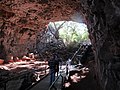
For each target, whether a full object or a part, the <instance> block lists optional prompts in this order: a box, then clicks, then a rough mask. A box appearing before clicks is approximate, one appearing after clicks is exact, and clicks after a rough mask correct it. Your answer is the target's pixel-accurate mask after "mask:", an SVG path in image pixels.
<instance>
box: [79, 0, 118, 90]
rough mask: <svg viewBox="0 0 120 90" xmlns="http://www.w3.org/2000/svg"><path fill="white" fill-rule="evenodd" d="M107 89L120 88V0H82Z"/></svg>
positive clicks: (100, 79) (103, 83)
mask: <svg viewBox="0 0 120 90" xmlns="http://www.w3.org/2000/svg"><path fill="white" fill-rule="evenodd" d="M81 4H82V6H83V10H84V14H85V15H86V19H87V25H88V28H89V33H90V36H89V37H90V39H91V42H92V44H93V46H94V53H95V57H96V74H97V78H99V81H100V83H101V86H102V87H103V90H120V1H119V0H82V1H81Z"/></svg>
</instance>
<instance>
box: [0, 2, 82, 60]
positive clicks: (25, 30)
mask: <svg viewBox="0 0 120 90" xmlns="http://www.w3.org/2000/svg"><path fill="white" fill-rule="evenodd" d="M79 3H80V2H76V0H75V1H74V0H71V2H69V0H1V1H0V27H1V29H0V42H1V44H0V46H1V47H2V46H4V50H5V51H6V52H5V53H1V54H0V58H3V56H6V54H7V55H9V53H12V54H13V55H14V56H22V55H23V54H26V53H27V52H28V50H29V51H33V50H34V49H35V43H36V34H37V33H39V32H40V31H42V30H43V29H42V28H43V27H45V25H46V24H48V23H49V22H50V21H61V20H70V19H71V17H72V15H73V14H74V13H76V12H79V10H80V6H79V5H80V4H79ZM1 50H2V52H3V51H4V50H3V49H1ZM1 50H0V51H1ZM4 58H5V57H4ZM6 58H7V57H6Z"/></svg>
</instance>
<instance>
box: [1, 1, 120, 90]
mask: <svg viewBox="0 0 120 90" xmlns="http://www.w3.org/2000/svg"><path fill="white" fill-rule="evenodd" d="M79 1H80V2H79ZM0 6H1V7H0V27H1V29H0V42H1V43H0V49H1V50H2V51H6V52H4V53H1V52H0V55H1V56H2V54H4V55H6V54H7V55H8V54H9V53H13V54H14V55H19V56H20V55H23V54H26V53H27V52H28V49H27V48H29V49H31V50H33V49H34V48H35V47H34V46H35V40H36V33H38V32H39V31H42V28H43V27H44V26H45V25H46V24H47V23H48V22H50V21H59V20H71V16H72V15H74V14H75V13H76V12H82V14H83V15H84V17H85V18H86V21H85V22H86V24H87V25H88V29H89V33H90V35H89V38H90V39H91V42H92V44H93V47H94V48H93V49H94V54H95V60H96V75H97V76H96V77H97V79H98V80H99V82H100V84H101V86H102V87H103V90H120V21H119V20H120V1H119V0H0ZM1 50H0V51H1ZM4 55H3V56H4ZM4 58H5V57H4Z"/></svg>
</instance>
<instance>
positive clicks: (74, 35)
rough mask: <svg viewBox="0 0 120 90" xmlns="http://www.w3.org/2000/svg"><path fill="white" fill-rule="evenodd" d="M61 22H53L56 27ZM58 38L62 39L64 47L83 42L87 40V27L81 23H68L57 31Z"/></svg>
mask: <svg viewBox="0 0 120 90" xmlns="http://www.w3.org/2000/svg"><path fill="white" fill-rule="evenodd" d="M62 22H63V21H62ZM62 22H60V21H59V22H55V24H56V26H57V27H58V26H59V25H60V24H61V23H62ZM51 25H52V24H51ZM53 28H54V26H53ZM59 37H60V38H61V39H63V42H64V43H65V45H66V46H68V45H74V44H78V43H81V42H85V41H87V40H88V39H89V38H88V32H87V26H86V25H85V24H83V23H76V22H72V21H68V22H66V23H65V24H64V25H63V26H62V28H60V29H59Z"/></svg>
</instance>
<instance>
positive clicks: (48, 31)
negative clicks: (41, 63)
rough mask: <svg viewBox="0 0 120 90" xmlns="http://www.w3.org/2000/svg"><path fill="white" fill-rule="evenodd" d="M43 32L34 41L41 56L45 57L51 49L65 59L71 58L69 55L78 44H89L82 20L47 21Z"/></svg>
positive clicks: (72, 53)
mask: <svg viewBox="0 0 120 90" xmlns="http://www.w3.org/2000/svg"><path fill="white" fill-rule="evenodd" d="M43 33H44V34H41V33H40V34H38V38H37V39H38V40H37V41H36V42H37V45H36V46H37V47H36V48H37V51H38V52H39V53H41V55H42V57H46V56H47V55H46V53H48V52H51V51H52V52H57V53H59V54H60V55H61V57H63V59H64V60H67V59H68V58H72V57H70V56H73V55H74V53H75V52H76V51H77V49H78V48H79V47H80V45H86V44H87V45H90V44H91V42H90V40H89V38H88V35H89V34H88V29H87V25H86V24H84V23H82V22H75V21H56V22H49V24H48V25H46V27H45V28H44V30H43ZM41 35H42V36H41ZM66 48H67V49H66ZM43 53H44V54H43ZM64 53H66V55H64ZM43 55H44V56H43Z"/></svg>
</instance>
